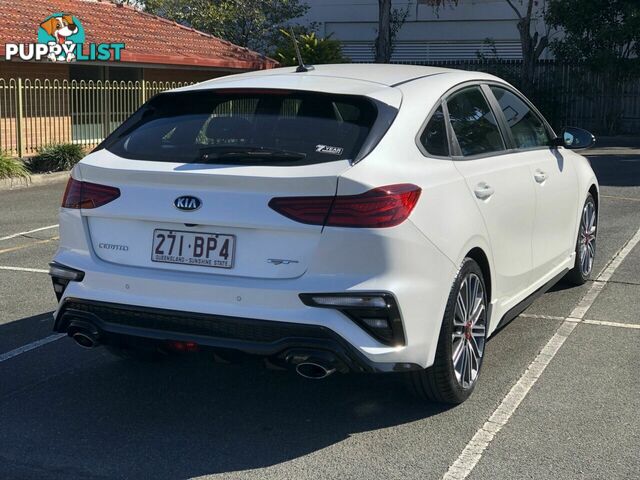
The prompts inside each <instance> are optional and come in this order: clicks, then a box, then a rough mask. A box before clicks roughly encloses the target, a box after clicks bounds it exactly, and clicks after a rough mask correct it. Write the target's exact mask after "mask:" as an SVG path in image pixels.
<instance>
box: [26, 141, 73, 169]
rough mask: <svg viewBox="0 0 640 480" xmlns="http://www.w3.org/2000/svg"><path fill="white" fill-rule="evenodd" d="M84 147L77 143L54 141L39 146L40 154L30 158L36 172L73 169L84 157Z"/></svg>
mask: <svg viewBox="0 0 640 480" xmlns="http://www.w3.org/2000/svg"><path fill="white" fill-rule="evenodd" d="M84 155H85V154H84V148H83V147H82V145H78V144H75V143H52V144H50V145H44V146H42V147H40V148H38V154H37V155H36V156H35V157H33V158H31V159H30V160H29V170H31V171H32V172H34V173H45V172H63V171H66V170H71V169H72V168H73V166H74V165H75V164H76V163H78V162H79V161H80V160H82V157H84Z"/></svg>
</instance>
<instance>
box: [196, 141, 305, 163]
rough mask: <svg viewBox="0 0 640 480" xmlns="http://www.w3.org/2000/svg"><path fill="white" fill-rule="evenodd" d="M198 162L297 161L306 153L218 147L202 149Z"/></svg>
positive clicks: (273, 149)
mask: <svg viewBox="0 0 640 480" xmlns="http://www.w3.org/2000/svg"><path fill="white" fill-rule="evenodd" d="M199 153H200V154H199V159H198V161H199V162H212V163H213V162H216V161H222V162H229V161H231V162H235V161H242V160H266V161H269V160H271V161H275V162H278V161H298V160H304V159H305V158H306V157H307V154H306V153H302V152H294V151H291V150H279V149H277V148H267V147H241V146H229V145H218V146H210V147H204V148H201V149H200V152H199Z"/></svg>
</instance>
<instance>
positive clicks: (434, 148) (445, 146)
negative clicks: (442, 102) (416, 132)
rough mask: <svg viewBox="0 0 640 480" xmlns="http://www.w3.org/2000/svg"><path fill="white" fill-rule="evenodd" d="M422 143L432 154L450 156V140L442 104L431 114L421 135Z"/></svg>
mask: <svg viewBox="0 0 640 480" xmlns="http://www.w3.org/2000/svg"><path fill="white" fill-rule="evenodd" d="M420 143H422V146H423V147H424V149H425V150H426V151H427V153H430V154H431V155H435V156H438V157H448V156H449V141H448V140H447V127H446V124H445V118H444V113H443V112H442V106H440V107H438V109H437V110H436V111H435V112H434V113H433V115H431V118H430V119H429V121H428V122H427V126H426V127H425V129H424V130H423V132H422V135H420Z"/></svg>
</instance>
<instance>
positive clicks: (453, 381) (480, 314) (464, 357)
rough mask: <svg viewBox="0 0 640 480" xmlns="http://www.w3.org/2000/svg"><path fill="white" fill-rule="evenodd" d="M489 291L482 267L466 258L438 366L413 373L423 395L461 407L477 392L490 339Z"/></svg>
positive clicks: (454, 289) (448, 314) (443, 333)
mask: <svg viewBox="0 0 640 480" xmlns="http://www.w3.org/2000/svg"><path fill="white" fill-rule="evenodd" d="M486 292H487V289H486V287H485V281H484V277H483V274H482V270H481V269H480V266H479V265H478V264H477V263H476V262H475V261H474V260H472V259H471V258H465V259H464V261H463V262H462V266H461V267H460V270H459V271H458V275H457V277H456V279H455V281H454V283H453V287H452V288H451V293H450V294H449V299H448V301H447V307H446V309H445V312H444V318H443V320H442V327H441V329H440V336H439V338H438V345H437V348H436V357H435V361H434V364H433V366H431V367H429V368H427V369H425V370H420V371H415V372H411V373H410V375H411V380H412V384H413V387H414V388H415V390H416V392H417V393H418V394H419V395H420V396H422V397H424V398H426V399H428V400H430V401H435V402H440V403H449V404H459V403H462V402H464V401H465V400H466V399H467V398H469V395H471V393H472V392H473V389H474V388H475V385H476V383H477V381H478V376H479V374H480V368H481V367H482V359H483V357H484V350H485V344H486V339H487V294H486Z"/></svg>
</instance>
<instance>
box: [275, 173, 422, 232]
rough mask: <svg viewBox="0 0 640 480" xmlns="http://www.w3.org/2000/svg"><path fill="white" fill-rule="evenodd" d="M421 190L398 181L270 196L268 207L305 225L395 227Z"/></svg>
mask: <svg viewBox="0 0 640 480" xmlns="http://www.w3.org/2000/svg"><path fill="white" fill-rule="evenodd" d="M421 191H422V190H421V189H420V187H418V186H416V185H412V184H410V183H402V184H398V185H388V186H385V187H378V188H374V189H373V190H369V191H367V192H364V193H361V194H359V195H342V196H340V195H337V196H323V197H279V198H273V199H271V201H270V202H269V207H271V208H272V209H273V210H275V211H276V212H278V213H280V214H282V215H284V216H285V217H288V218H290V219H291V220H295V221H296V222H300V223H306V224H309V225H325V226H328V227H351V228H385V227H395V226H396V225H399V224H401V223H402V222H404V221H405V220H406V219H407V218H408V217H409V215H410V214H411V211H412V210H413V208H414V207H415V206H416V203H418V199H419V198H420V193H421Z"/></svg>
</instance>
